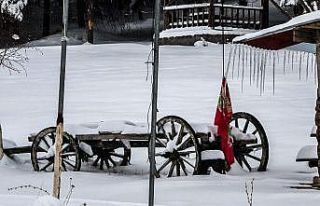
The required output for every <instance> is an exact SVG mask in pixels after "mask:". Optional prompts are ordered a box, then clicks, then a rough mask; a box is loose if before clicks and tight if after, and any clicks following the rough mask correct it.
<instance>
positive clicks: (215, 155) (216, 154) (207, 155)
mask: <svg viewBox="0 0 320 206" xmlns="http://www.w3.org/2000/svg"><path fill="white" fill-rule="evenodd" d="M217 159H222V160H224V154H223V152H222V151H221V150H204V151H202V152H201V160H217Z"/></svg>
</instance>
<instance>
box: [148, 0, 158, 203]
mask: <svg viewBox="0 0 320 206" xmlns="http://www.w3.org/2000/svg"><path fill="white" fill-rule="evenodd" d="M154 3H155V5H154V40H153V45H154V46H153V49H154V51H153V81H152V114H151V138H150V143H149V147H150V148H149V160H150V174H149V204H148V205H149V206H153V205H154V178H155V173H156V169H155V141H156V124H157V110H158V108H157V104H158V72H159V33H160V0H155V1H154Z"/></svg>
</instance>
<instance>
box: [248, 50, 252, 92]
mask: <svg viewBox="0 0 320 206" xmlns="http://www.w3.org/2000/svg"><path fill="white" fill-rule="evenodd" d="M249 58H250V61H249V70H250V86H251V83H252V79H251V75H252V47H250V50H249Z"/></svg>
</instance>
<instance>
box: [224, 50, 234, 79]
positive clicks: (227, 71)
mask: <svg viewBox="0 0 320 206" xmlns="http://www.w3.org/2000/svg"><path fill="white" fill-rule="evenodd" d="M233 49H234V46H233V44H232V45H231V48H230V50H229V56H228V63H227V69H226V73H225V74H224V75H225V76H226V77H228V73H229V68H230V62H231V58H232V56H231V55H232V53H233Z"/></svg>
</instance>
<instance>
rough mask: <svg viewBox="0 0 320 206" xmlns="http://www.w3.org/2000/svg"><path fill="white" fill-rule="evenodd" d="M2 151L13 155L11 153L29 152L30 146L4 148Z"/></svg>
mask: <svg viewBox="0 0 320 206" xmlns="http://www.w3.org/2000/svg"><path fill="white" fill-rule="evenodd" d="M3 152H4V154H6V155H8V156H10V155H13V154H26V153H31V146H23V147H13V148H6V149H3ZM0 159H1V158H0Z"/></svg>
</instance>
